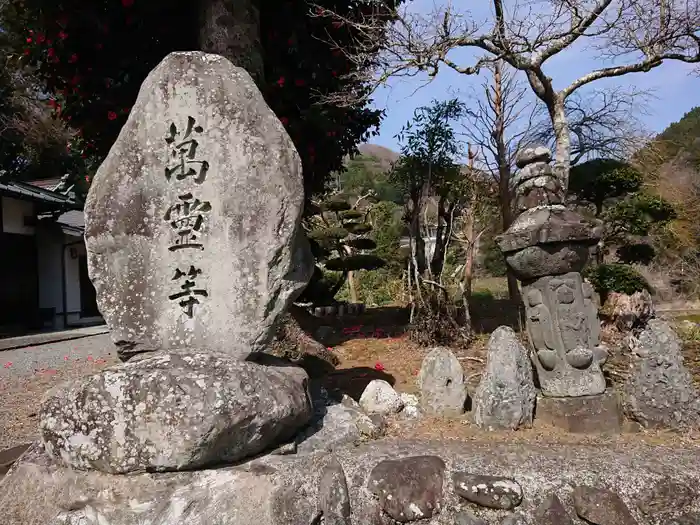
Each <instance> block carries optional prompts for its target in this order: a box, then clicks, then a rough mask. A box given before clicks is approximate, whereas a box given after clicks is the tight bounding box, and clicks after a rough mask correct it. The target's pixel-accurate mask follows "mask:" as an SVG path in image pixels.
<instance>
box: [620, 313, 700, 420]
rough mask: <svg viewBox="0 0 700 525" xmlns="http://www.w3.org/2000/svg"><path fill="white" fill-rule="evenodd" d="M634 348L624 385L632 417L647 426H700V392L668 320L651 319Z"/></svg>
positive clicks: (628, 408)
mask: <svg viewBox="0 0 700 525" xmlns="http://www.w3.org/2000/svg"><path fill="white" fill-rule="evenodd" d="M631 350H632V353H633V357H632V365H631V371H630V374H629V376H628V379H627V382H626V383H625V385H624V387H623V404H624V408H625V410H626V412H627V413H628V414H629V415H630V417H632V418H633V419H634V420H636V421H638V422H639V423H641V424H642V425H643V426H644V427H646V428H670V429H677V430H681V429H686V428H697V427H698V426H700V394H699V393H698V390H697V388H696V387H695V386H694V385H693V380H692V377H691V375H690V372H689V371H688V370H687V369H686V367H685V365H684V364H683V354H682V353H681V345H680V341H679V340H678V336H677V335H676V333H675V332H674V330H673V328H671V326H670V325H669V324H668V323H667V322H665V321H661V320H657V319H653V320H651V321H649V323H648V325H647V327H646V328H645V329H644V330H643V331H642V333H641V334H640V335H639V338H638V339H636V340H633V344H632V348H631Z"/></svg>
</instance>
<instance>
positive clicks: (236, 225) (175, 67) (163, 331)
mask: <svg viewBox="0 0 700 525" xmlns="http://www.w3.org/2000/svg"><path fill="white" fill-rule="evenodd" d="M302 205H303V182H302V173H301V162H300V160H299V156H298V154H297V152H296V151H295V149H294V145H293V143H292V141H291V139H290V138H289V136H288V135H287V133H286V131H285V130H284V127H283V126H282V124H281V123H280V122H279V120H278V119H277V117H276V116H275V115H274V113H273V112H272V111H271V110H270V108H269V107H268V106H267V104H266V103H265V101H264V100H263V97H262V95H261V93H260V92H259V91H258V89H257V88H256V86H255V84H254V83H253V80H252V79H251V78H250V76H249V75H248V73H246V71H245V70H243V69H240V68H237V67H234V66H233V64H232V63H231V62H229V61H228V60H227V59H225V58H223V57H221V56H218V55H212V54H206V53H201V52H177V53H171V54H170V55H168V56H167V57H166V58H165V59H164V60H163V61H162V62H161V63H160V64H159V65H158V66H157V67H156V68H155V69H154V70H153V71H152V72H151V73H150V74H149V75H148V77H147V78H146V80H145V81H144V83H143V85H142V86H141V90H140V92H139V95H138V98H137V100H136V102H135V104H134V106H133V109H132V110H131V113H130V115H129V118H128V120H127V122H126V124H125V125H124V127H123V128H122V130H121V133H120V134H119V137H118V138H117V141H116V142H115V144H114V146H113V147H112V149H111V150H110V152H109V154H108V156H107V158H106V159H105V161H104V162H103V164H102V165H101V166H100V169H99V170H98V172H97V174H96V175H95V178H94V180H93V182H92V185H91V187H90V192H89V194H88V198H87V201H86V205H85V223H86V233H85V237H86V245H87V251H88V264H89V270H90V277H91V279H92V281H93V284H94V285H95V289H96V290H97V300H98V305H99V308H100V311H101V313H102V314H103V316H104V318H105V320H106V321H107V324H108V325H109V327H110V330H111V333H112V338H113V339H114V341H115V342H116V343H117V344H118V345H119V347H120V350H121V352H122V354H123V355H125V356H129V355H133V354H134V353H136V352H141V351H152V350H160V349H177V348H200V349H206V350H207V351H218V352H223V353H228V354H231V355H234V356H239V357H245V356H246V355H247V354H248V353H249V352H251V351H253V350H262V349H263V348H264V347H265V345H266V344H267V343H268V342H269V340H270V339H271V338H272V336H273V335H274V328H275V323H276V321H277V320H278V318H279V317H280V315H282V314H283V313H284V311H285V310H286V308H287V307H288V306H289V304H290V303H291V302H292V301H293V300H294V299H295V297H296V296H297V295H298V293H299V292H300V291H301V290H302V289H303V287H304V286H305V285H306V283H307V282H308V280H309V278H310V276H311V272H312V269H313V264H311V259H310V250H309V247H308V243H307V242H306V240H305V238H304V237H303V235H300V231H301V230H300V221H301V213H302Z"/></svg>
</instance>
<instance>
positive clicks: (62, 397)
mask: <svg viewBox="0 0 700 525" xmlns="http://www.w3.org/2000/svg"><path fill="white" fill-rule="evenodd" d="M306 382H307V376H306V373H305V372H304V371H303V370H301V369H300V368H297V367H291V366H288V367H271V366H267V367H266V366H262V365H258V364H253V363H247V362H240V361H238V360H237V359H235V358H233V357H231V356H229V355H226V354H213V353H210V352H196V351H187V352H185V351H183V352H175V351H172V352H157V353H154V354H152V355H151V356H150V357H148V358H146V359H141V360H138V361H136V362H129V363H126V364H124V365H121V366H117V367H113V368H108V369H105V370H103V371H101V372H100V373H98V374H95V375H93V376H90V377H87V378H84V379H80V380H77V381H75V382H74V383H72V384H65V385H62V386H60V387H57V388H55V389H53V390H52V391H50V392H49V393H48V394H47V396H46V398H45V399H44V401H43V403H42V406H41V410H40V432H41V438H42V441H43V443H44V446H45V447H46V451H47V453H48V454H50V455H51V456H53V457H56V458H59V459H61V460H62V461H63V462H65V463H66V464H67V465H70V466H72V467H75V468H78V469H97V470H100V471H103V472H109V473H126V472H135V471H144V470H147V471H170V470H185V469H192V468H201V467H205V466H208V465H212V464H216V463H222V462H223V463H225V462H234V461H238V460H241V459H243V458H246V457H249V456H252V455H254V454H257V453H259V452H261V451H263V450H265V449H266V448H268V447H271V446H273V445H275V444H278V443H281V442H283V441H284V440H287V439H290V438H291V437H292V436H293V435H294V434H295V433H296V432H297V431H298V430H299V429H300V428H301V427H303V426H304V425H305V424H306V423H307V422H308V421H309V419H310V418H311V404H310V402H309V399H308V392H307V387H306Z"/></svg>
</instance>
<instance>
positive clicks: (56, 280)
mask: <svg viewBox="0 0 700 525" xmlns="http://www.w3.org/2000/svg"><path fill="white" fill-rule="evenodd" d="M36 239H37V252H38V253H37V256H38V259H39V261H38V265H39V307H40V308H55V309H56V327H58V328H60V327H62V326H63V291H62V286H63V281H62V278H61V271H62V268H61V257H62V256H63V258H64V261H65V271H66V281H65V282H66V310H67V312H69V313H68V323H69V324H70V323H72V322H75V321H78V320H79V319H80V310H81V304H80V273H79V272H80V270H79V264H78V261H79V259H78V258H77V257H76V258H75V259H73V258H72V256H71V248H73V249H74V250H75V255H77V256H80V255H81V254H85V244H84V243H83V242H82V239H81V238H80V237H75V236H70V235H64V234H62V233H59V232H57V231H45V230H42V229H39V230H38V231H37V236H36ZM76 241H80V244H77V245H74V246H68V247H66V248H65V249H64V248H63V246H64V245H65V244H69V243H73V242H76Z"/></svg>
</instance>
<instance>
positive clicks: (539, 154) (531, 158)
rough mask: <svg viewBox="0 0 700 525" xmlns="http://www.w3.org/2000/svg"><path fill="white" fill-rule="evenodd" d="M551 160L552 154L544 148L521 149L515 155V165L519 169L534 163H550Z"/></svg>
mask: <svg viewBox="0 0 700 525" xmlns="http://www.w3.org/2000/svg"><path fill="white" fill-rule="evenodd" d="M551 160H552V152H551V151H550V149H549V148H546V147H545V146H536V147H534V148H523V149H521V150H520V151H518V153H517V154H516V155H515V165H516V166H517V167H518V168H520V169H522V168H524V167H525V166H526V165H528V164H532V163H534V162H550V161H551Z"/></svg>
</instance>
